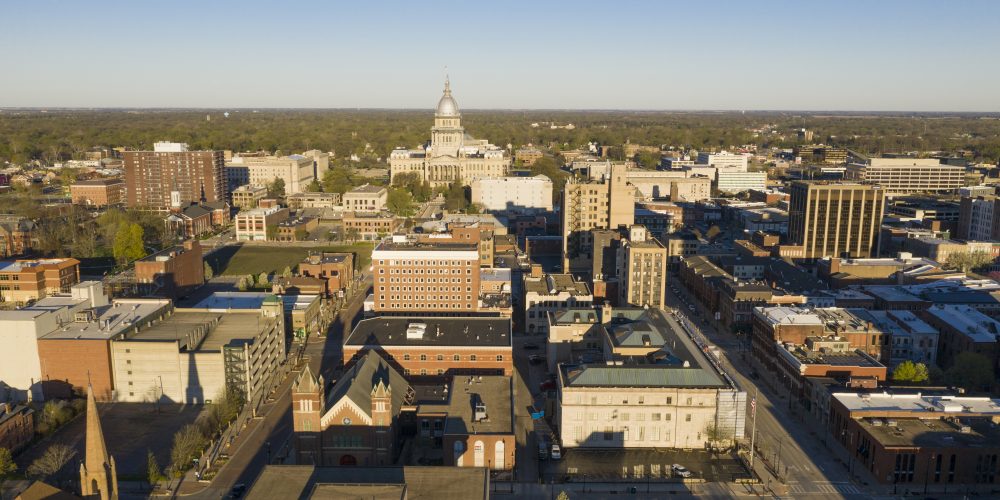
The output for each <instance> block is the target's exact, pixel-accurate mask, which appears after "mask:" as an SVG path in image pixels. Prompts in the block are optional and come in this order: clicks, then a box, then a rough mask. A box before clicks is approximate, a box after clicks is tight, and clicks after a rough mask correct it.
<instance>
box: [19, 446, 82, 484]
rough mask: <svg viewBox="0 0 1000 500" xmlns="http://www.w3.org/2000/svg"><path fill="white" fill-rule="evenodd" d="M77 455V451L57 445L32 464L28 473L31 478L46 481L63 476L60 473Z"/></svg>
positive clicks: (49, 448)
mask: <svg viewBox="0 0 1000 500" xmlns="http://www.w3.org/2000/svg"><path fill="white" fill-rule="evenodd" d="M75 455H76V450H74V449H73V448H70V447H69V446H67V445H65V444H62V443H55V444H53V445H51V446H49V447H48V448H46V449H45V453H42V456H40V457H38V458H36V459H35V461H34V462H31V465H29V466H28V470H27V473H28V475H29V476H32V477H35V478H38V479H40V480H45V479H48V478H51V477H54V476H62V474H60V471H63V467H66V464H68V463H69V461H70V460H72V458H73V457H74V456H75Z"/></svg>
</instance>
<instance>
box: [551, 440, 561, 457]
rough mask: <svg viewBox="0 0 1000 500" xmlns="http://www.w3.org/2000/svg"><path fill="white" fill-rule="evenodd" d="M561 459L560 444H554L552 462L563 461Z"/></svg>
mask: <svg viewBox="0 0 1000 500" xmlns="http://www.w3.org/2000/svg"><path fill="white" fill-rule="evenodd" d="M561 459H562V449H561V448H559V445H558V444H555V443H553V444H552V460H561Z"/></svg>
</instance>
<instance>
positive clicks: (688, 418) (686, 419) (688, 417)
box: [684, 413, 691, 422]
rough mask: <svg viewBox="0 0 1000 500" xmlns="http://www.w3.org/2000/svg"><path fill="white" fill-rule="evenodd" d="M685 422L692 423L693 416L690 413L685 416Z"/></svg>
mask: <svg viewBox="0 0 1000 500" xmlns="http://www.w3.org/2000/svg"><path fill="white" fill-rule="evenodd" d="M684 421H685V422H690V421H691V414H690V413H688V414H686V415H684Z"/></svg>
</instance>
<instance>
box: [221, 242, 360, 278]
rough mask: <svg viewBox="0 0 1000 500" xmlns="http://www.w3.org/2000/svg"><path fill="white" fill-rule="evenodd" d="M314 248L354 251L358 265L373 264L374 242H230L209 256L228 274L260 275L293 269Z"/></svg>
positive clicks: (223, 272) (320, 250)
mask: <svg viewBox="0 0 1000 500" xmlns="http://www.w3.org/2000/svg"><path fill="white" fill-rule="evenodd" d="M310 252H353V253H354V254H355V258H356V259H357V260H358V262H359V263H358V264H357V267H358V268H359V269H362V270H367V269H368V266H369V265H370V264H371V257H372V245H371V244H367V243H358V244H355V245H334V246H325V247H264V246H249V245H245V246H229V247H225V248H221V249H219V250H218V251H216V252H214V253H213V254H211V255H209V256H208V257H207V258H206V259H205V260H207V261H208V263H209V264H210V265H211V266H212V269H215V273H216V274H218V275H224V276H244V275H247V274H253V275H257V274H260V273H262V272H267V273H268V274H271V273H280V272H281V271H283V270H284V269H285V267H290V268H292V269H293V270H294V269H295V265H296V264H298V263H299V262H301V261H302V259H304V258H305V257H306V256H307V255H309V253H310Z"/></svg>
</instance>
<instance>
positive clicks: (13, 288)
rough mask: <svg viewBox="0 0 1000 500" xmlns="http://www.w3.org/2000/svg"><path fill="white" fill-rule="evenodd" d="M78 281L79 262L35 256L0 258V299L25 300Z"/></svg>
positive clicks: (8, 300)
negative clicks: (28, 258)
mask: <svg viewBox="0 0 1000 500" xmlns="http://www.w3.org/2000/svg"><path fill="white" fill-rule="evenodd" d="M79 282H80V261H78V260H76V259H74V258H68V259H39V260H15V261H0V301H6V302H28V301H31V300H38V299H42V298H45V297H47V296H49V295H52V294H54V293H62V292H69V289H70V287H71V286H73V285H75V284H77V283H79Z"/></svg>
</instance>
